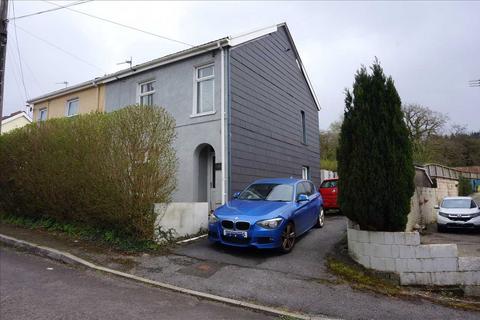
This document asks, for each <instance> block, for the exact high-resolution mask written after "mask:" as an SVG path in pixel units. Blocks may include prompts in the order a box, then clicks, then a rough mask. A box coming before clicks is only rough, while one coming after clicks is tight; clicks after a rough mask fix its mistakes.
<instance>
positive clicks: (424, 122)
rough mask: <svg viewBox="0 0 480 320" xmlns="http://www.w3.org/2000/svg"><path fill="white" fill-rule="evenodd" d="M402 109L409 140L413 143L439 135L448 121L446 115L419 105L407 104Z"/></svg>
mask: <svg viewBox="0 0 480 320" xmlns="http://www.w3.org/2000/svg"><path fill="white" fill-rule="evenodd" d="M402 109H403V113H404V117H405V123H406V124H407V127H408V130H409V132H410V138H411V139H412V141H413V142H414V143H417V142H421V141H425V140H427V139H428V138H430V137H431V136H433V135H437V134H440V133H441V132H442V130H443V129H444V127H445V124H446V123H447V121H448V116H447V115H445V114H443V113H440V112H437V111H433V110H431V109H429V108H427V107H424V106H421V105H419V104H407V105H404V106H403V107H402Z"/></svg>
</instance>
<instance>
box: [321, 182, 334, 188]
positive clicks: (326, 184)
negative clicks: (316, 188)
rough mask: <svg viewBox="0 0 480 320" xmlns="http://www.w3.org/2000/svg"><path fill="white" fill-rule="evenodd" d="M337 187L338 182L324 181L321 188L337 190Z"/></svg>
mask: <svg viewBox="0 0 480 320" xmlns="http://www.w3.org/2000/svg"><path fill="white" fill-rule="evenodd" d="M336 186H337V180H329V181H323V182H322V184H321V185H320V188H335V187H336Z"/></svg>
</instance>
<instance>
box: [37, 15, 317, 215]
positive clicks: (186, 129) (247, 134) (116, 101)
mask: <svg viewBox="0 0 480 320" xmlns="http://www.w3.org/2000/svg"><path fill="white" fill-rule="evenodd" d="M29 102H30V103H31V104H33V108H34V112H33V117H34V121H42V120H46V119H49V118H53V117H66V116H74V115H76V114H80V113H87V112H91V111H105V112H111V111H115V110H117V109H120V108H122V107H124V106H127V105H131V104H134V103H140V104H146V105H156V106H161V107H164V108H165V109H166V110H167V111H168V112H169V113H170V114H172V115H173V117H174V118H175V120H176V131H177V139H176V141H175V149H176V152H177V158H178V172H177V190H176V192H175V194H174V196H173V200H174V201H175V202H208V203H209V206H210V208H215V207H217V206H218V205H220V204H222V203H224V202H225V201H226V200H228V199H229V198H230V196H231V195H232V194H233V193H234V192H236V191H240V190H241V189H243V188H244V187H246V186H247V185H248V184H249V183H250V182H252V181H253V180H255V179H259V178H267V177H303V178H310V179H312V180H313V181H314V183H316V184H317V185H318V183H319V182H320V147H319V126H318V111H319V108H320V106H319V103H318V101H317V98H316V96H315V93H314V91H313V88H312V86H311V84H310V82H309V79H308V76H307V74H306V71H305V68H304V66H303V64H302V61H301V59H300V56H299V54H298V51H297V49H296V47H295V44H294V42H293V40H292V36H291V34H290V32H289V30H288V27H287V25H286V24H285V23H282V24H278V25H275V26H273V27H269V28H264V29H261V30H257V31H254V32H250V33H247V34H244V35H241V36H238V37H225V38H221V39H218V40H215V41H211V42H208V43H205V44H202V45H199V46H196V47H192V48H190V49H187V50H184V51H180V52H177V53H174V54H170V55H167V56H164V57H161V58H158V59H155V60H152V61H149V62H146V63H143V64H139V65H136V66H134V67H132V68H129V69H125V70H121V71H119V72H116V73H113V74H109V75H106V76H103V77H99V78H95V79H93V80H90V81H87V82H84V83H81V84H78V85H75V86H71V87H67V88H65V89H62V90H58V91H55V92H52V93H49V94H46V95H43V96H41V97H38V98H35V99H32V100H31V101H29Z"/></svg>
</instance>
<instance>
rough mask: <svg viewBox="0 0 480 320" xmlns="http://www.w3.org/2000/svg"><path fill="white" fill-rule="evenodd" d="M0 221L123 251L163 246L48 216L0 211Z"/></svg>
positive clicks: (146, 249) (137, 250)
mask: <svg viewBox="0 0 480 320" xmlns="http://www.w3.org/2000/svg"><path fill="white" fill-rule="evenodd" d="M0 223H5V224H9V225H14V226H19V227H23V228H28V229H40V230H45V231H48V232H52V233H61V234H64V235H66V236H68V237H72V238H79V239H82V240H88V241H98V242H101V243H103V244H105V245H107V246H110V247H112V248H114V249H117V250H121V251H125V252H145V251H157V250H159V249H161V248H163V246H162V245H160V244H158V243H156V242H154V241H147V240H144V241H139V240H134V239H131V238H128V237H125V236H124V235H122V234H119V233H118V232H116V231H113V230H104V229H100V228H93V227H89V226H84V225H80V224H73V223H68V222H60V221H57V220H55V219H52V218H49V217H41V218H38V219H34V218H29V217H22V216H14V215H8V214H3V213H0Z"/></svg>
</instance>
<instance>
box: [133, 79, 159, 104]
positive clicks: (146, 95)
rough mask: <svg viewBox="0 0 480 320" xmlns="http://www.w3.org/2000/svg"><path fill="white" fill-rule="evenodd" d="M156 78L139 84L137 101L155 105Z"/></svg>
mask: <svg viewBox="0 0 480 320" xmlns="http://www.w3.org/2000/svg"><path fill="white" fill-rule="evenodd" d="M154 85H155V80H150V81H147V82H142V83H139V84H138V98H137V102H138V103H139V104H141V105H145V106H151V105H153V94H154V93H155V86H154Z"/></svg>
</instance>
